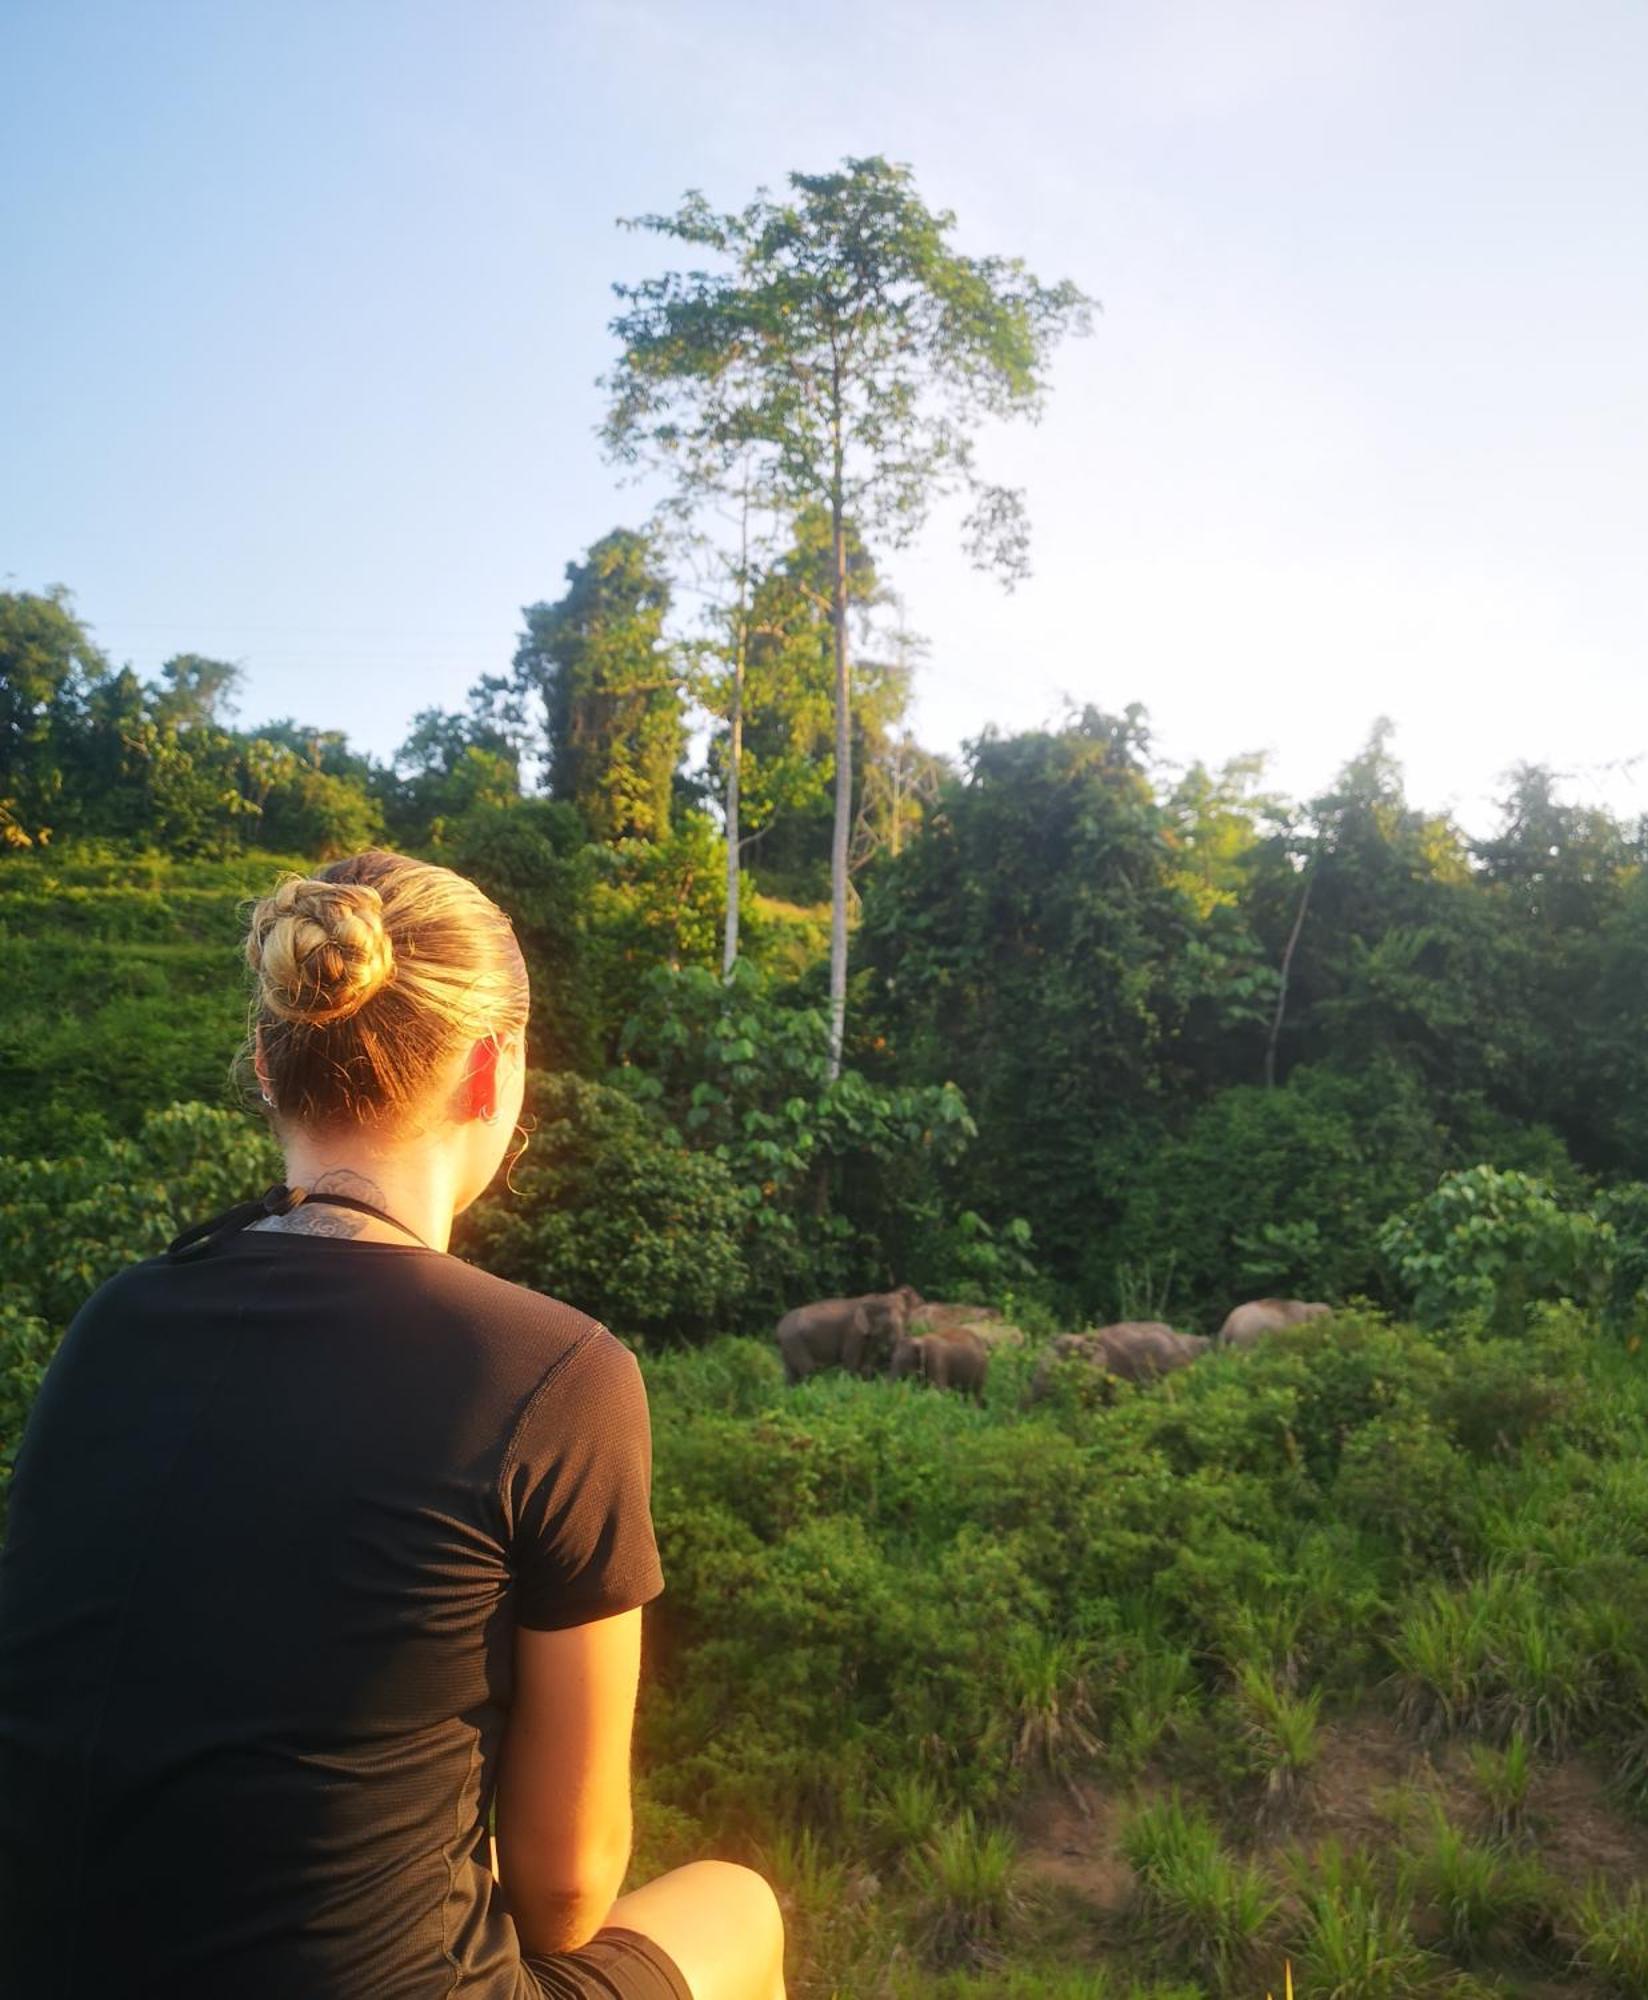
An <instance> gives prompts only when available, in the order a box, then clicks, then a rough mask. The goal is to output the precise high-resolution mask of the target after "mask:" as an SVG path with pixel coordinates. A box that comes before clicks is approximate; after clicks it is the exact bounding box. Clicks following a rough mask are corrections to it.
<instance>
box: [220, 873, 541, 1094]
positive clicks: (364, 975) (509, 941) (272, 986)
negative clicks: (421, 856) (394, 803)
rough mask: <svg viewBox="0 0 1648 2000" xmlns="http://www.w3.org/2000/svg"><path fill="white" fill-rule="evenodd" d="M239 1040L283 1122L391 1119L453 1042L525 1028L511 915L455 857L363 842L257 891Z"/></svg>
mask: <svg viewBox="0 0 1648 2000" xmlns="http://www.w3.org/2000/svg"><path fill="white" fill-rule="evenodd" d="M246 963H247V964H248V965H249V966H250V967H251V969H252V976H253V986H254V991H253V995H252V1006H251V1020H250V1030H251V1032H250V1033H249V1034H248V1037H247V1045H246V1048H245V1049H244V1050H243V1051H242V1056H241V1064H242V1071H243V1074H246V1075H248V1076H249V1075H250V1074H251V1070H252V1048H253V1044H254V1040H255V1039H256V1037H257V1036H258V1035H259V1034H261V1038H262V1043H263V1067H264V1071H265V1074H266V1075H267V1077H268V1079H269V1086H268V1087H269V1094H270V1096H271V1097H272V1098H273V1099H274V1104H273V1108H272V1115H273V1116H274V1117H276V1118H277V1119H279V1121H280V1122H281V1123H282V1124H293V1125H302V1126H313V1127H327V1126H339V1125H384V1126H390V1125H399V1124H402V1123H405V1122H409V1121H411V1120H412V1119H414V1118H415V1117H416V1116H417V1115H418V1114H419V1113H420V1112H423V1111H425V1110H427V1108H428V1103H427V1100H428V1097H429V1093H430V1090H431V1087H432V1086H433V1085H434V1084H435V1083H436V1082H437V1081H438V1080H439V1079H440V1078H441V1076H442V1075H443V1073H444V1072H445V1071H446V1070H447V1069H448V1067H449V1066H450V1065H451V1064H452V1062H453V1061H454V1060H455V1059H456V1058H457V1056H458V1055H459V1053H460V1052H461V1051H462V1050H463V1049H465V1048H466V1047H468V1046H469V1045H470V1044H471V1043H473V1042H478V1041H484V1040H486V1039H487V1038H488V1037H497V1038H498V1039H500V1040H501V1039H503V1038H505V1037H507V1036H510V1035H514V1034H517V1033H519V1032H520V1031H521V1030H523V1029H524V1028H525V1026H526V1018H527V975H526V964H525V961H524V960H523V959H522V957H521V951H520V947H519V945H517V943H516V942H515V933H514V932H513V930H511V928H510V923H509V919H508V918H507V917H506V916H505V915H504V913H503V911H502V910H500V909H499V908H498V906H497V905H496V904H495V903H493V902H492V901H491V900H490V899H489V898H488V897H486V896H485V895H483V894H482V893H481V891H480V890H479V889H477V888H476V886H475V884H474V883H473V882H470V881H466V880H465V878H464V877H463V876H462V875H455V874H454V873H453V872H452V870H451V869H450V868H438V867H436V866H434V864H433V863H431V862H427V861H414V860H412V859H410V858H409V857H408V856H407V855H404V854H391V853H389V852H387V851H386V850H385V849H383V848H369V849H368V850H367V851H366V852H365V853H364V854H352V855H350V856H349V857H348V858H347V859H345V860H342V861H334V862H331V863H329V864H328V865H327V866H326V867H325V868H322V869H320V870H319V871H318V872H317V873H316V874H314V875H310V876H301V875H290V876H287V877H286V878H285V879H284V880H283V881H281V882H280V883H279V884H278V885H277V887H276V888H275V889H274V890H273V892H272V893H271V894H269V895H267V896H265V897H264V898H263V899H262V901H261V902H259V903H257V904H256V905H255V906H254V908H253V910H252V915H251V923H250V926H249V928H248V930H247V934H246Z"/></svg>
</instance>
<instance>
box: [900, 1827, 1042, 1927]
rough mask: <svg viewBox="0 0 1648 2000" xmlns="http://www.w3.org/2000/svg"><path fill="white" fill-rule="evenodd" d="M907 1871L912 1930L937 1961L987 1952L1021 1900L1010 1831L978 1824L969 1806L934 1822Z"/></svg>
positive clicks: (1014, 1851) (1016, 1863)
mask: <svg viewBox="0 0 1648 2000" xmlns="http://www.w3.org/2000/svg"><path fill="white" fill-rule="evenodd" d="M909 1876H910V1882H911V1886H912V1887H913V1889H914V1890H915V1893H916V1898H917V1913H916V1928H917V1932H918V1935H919V1936H920V1937H921V1940H922V1943H923V1945H924V1947H925V1949H926V1950H927V1951H928V1952H929V1953H931V1955H932V1956H933V1957H934V1958H935V1959H937V1960H939V1961H940V1962H941V1963H942V1962H944V1961H947V1960H954V1959H957V1958H962V1957H975V1958H977V1957H984V1956H987V1955H989V1954H990V1953H991V1952H992V1951H993V1950H994V1949H995V1948H997V1947H998V1946H999V1945H1000V1943H1001V1941H1002V1938H1003V1936H1004V1934H1005V1932H1006V1930H1007V1927H1008V1925H1009V1923H1010V1922H1011V1920H1012V1918H1013V1917H1014V1916H1015V1915H1016V1914H1017V1912H1018V1910H1019V1908H1020V1907H1021V1904H1022V1896H1021V1894H1020V1888H1019V1869H1018V1851H1017V1849H1016V1847H1015V1845H1014V1843H1013V1839H1012V1836H1011V1835H1010V1834H1008V1833H1006V1832H1004V1831H1003V1830H1002V1829H1001V1828H999V1827H990V1828H981V1827H979V1826H978V1825H977V1824H976V1822H975V1821H974V1818H973V1815H972V1814H971V1813H970V1812H961V1813H958V1814H957V1815H956V1817H955V1818H954V1819H952V1820H949V1821H948V1822H946V1824H945V1825H943V1826H941V1827H940V1828H939V1830H938V1832H937V1833H936V1834H935V1835H934V1836H933V1838H932V1839H931V1840H930V1841H929V1842H928V1844H927V1845H926V1847H924V1848H922V1849H921V1850H920V1851H919V1852H918V1853H917V1854H916V1855H915V1856H914V1857H912V1860H911V1863H910V1867H909Z"/></svg>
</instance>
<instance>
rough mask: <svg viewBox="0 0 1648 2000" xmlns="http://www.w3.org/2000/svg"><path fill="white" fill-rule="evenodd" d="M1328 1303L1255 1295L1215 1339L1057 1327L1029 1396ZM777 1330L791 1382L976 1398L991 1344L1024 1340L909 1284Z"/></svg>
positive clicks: (1166, 1330)
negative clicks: (830, 1377)
mask: <svg viewBox="0 0 1648 2000" xmlns="http://www.w3.org/2000/svg"><path fill="white" fill-rule="evenodd" d="M1332 1310H1333V1308H1332V1307H1331V1306H1327V1305H1323V1304H1321V1303H1320V1301H1309V1300H1305V1299H1252V1300H1250V1301H1249V1302H1248V1303H1247V1304H1246V1305H1240V1306H1237V1307H1236V1308H1235V1310H1234V1311H1233V1312H1231V1313H1230V1314H1229V1315H1228V1316H1227V1318H1226V1319H1225V1322H1224V1324H1223V1325H1222V1326H1221V1327H1220V1329H1219V1331H1218V1332H1217V1333H1216V1334H1215V1335H1214V1336H1213V1337H1212V1339H1207V1338H1205V1337H1204V1336H1203V1335H1201V1334H1196V1333H1176V1332H1175V1331H1174V1329H1173V1328H1172V1327H1170V1326H1167V1325H1164V1324H1163V1322H1162V1321H1160V1320H1148V1319H1128V1320H1119V1321H1117V1322H1116V1324H1115V1325H1113V1326H1101V1327H1097V1328H1094V1329H1093V1330H1092V1331H1091V1332H1088V1333H1061V1334H1059V1335H1058V1336H1057V1337H1056V1338H1055V1339H1054V1340H1053V1341H1051V1342H1050V1343H1049V1345H1048V1347H1047V1349H1046V1351H1045V1353H1044V1354H1043V1355H1042V1357H1041V1360H1040V1361H1039V1362H1038V1364H1037V1366H1036V1372H1035V1375H1034V1376H1033V1377H1032V1379H1031V1383H1030V1389H1029V1400H1030V1401H1031V1402H1037V1401H1039V1400H1040V1399H1041V1398H1042V1397H1043V1396H1045V1395H1046V1394H1047V1393H1048V1391H1049V1389H1050V1388H1051V1387H1052V1385H1053V1380H1054V1377H1055V1375H1056V1374H1058V1373H1059V1372H1060V1371H1062V1370H1064V1369H1065V1368H1067V1367H1070V1368H1078V1367H1079V1368H1081V1369H1083V1370H1087V1371H1091V1372H1093V1373H1095V1374H1099V1375H1111V1376H1115V1377H1116V1378H1118V1379H1119V1380H1121V1381H1123V1382H1153V1381H1155V1380H1156V1379H1157V1377H1158V1376H1162V1375H1167V1374H1171V1373H1172V1371H1173V1370H1174V1369H1176V1368H1185V1367H1188V1366H1189V1364H1190V1363H1191V1362H1192V1361H1195V1360H1197V1359H1198V1358H1199V1357H1200V1356H1201V1355H1203V1354H1206V1353H1207V1352H1208V1351H1209V1350H1210V1349H1211V1348H1214V1347H1253V1346H1255V1345H1256V1344H1257V1343H1258V1342H1259V1341H1260V1340H1262V1339H1263V1338H1264V1336H1265V1335H1266V1334H1267V1333H1274V1332H1276V1331H1278V1330H1279V1329H1280V1328H1282V1327H1286V1326H1298V1325H1300V1324H1302V1323H1303V1322H1305V1321H1307V1320H1313V1319H1322V1318H1324V1317H1325V1316H1326V1315H1327V1314H1329V1313H1330V1312H1332ZM775 1337H776V1339H777V1341H778V1351H779V1353H780V1355H781V1356H782V1357H783V1361H784V1379H785V1381H786V1382H788V1383H790V1384H791V1385H792V1386H793V1385H794V1384H795V1383H797V1382H802V1381H805V1380H806V1378H807V1377H808V1376H809V1375H816V1374H817V1373H818V1372H819V1371H820V1370H821V1369H825V1368H845V1369H846V1370H847V1371H848V1372H849V1373H850V1374H854V1375H868V1374H875V1373H880V1372H882V1371H885V1372H886V1373H887V1374H889V1375H890V1376H892V1377H893V1379H894V1380H895V1381H896V1380H899V1379H901V1378H906V1377H914V1378H916V1379H917V1380H920V1381H924V1382H929V1383H931V1384H932V1385H933V1386H934V1387H935V1388H939V1389H955V1390H957V1391H959V1392H960V1393H961V1394H963V1395H968V1396H972V1397H973V1398H975V1400H976V1399H977V1398H979V1397H980V1396H982V1395H983V1393H984V1384H985V1379H986V1377H987V1376H988V1374H989V1370H990V1355H991V1351H992V1350H993V1349H994V1348H996V1347H1000V1346H1009V1345H1011V1346H1018V1345H1021V1344H1022V1343H1023V1340H1024V1336H1023V1334H1022V1333H1020V1332H1019V1330H1018V1329H1017V1328H1016V1327H1012V1326H1008V1325H1007V1324H1006V1323H1005V1322H1004V1321H1002V1319H1001V1317H1000V1315H999V1314H997V1313H995V1312H992V1311H991V1310H990V1309H989V1308H988V1307H983V1306H965V1305H935V1304H933V1303H931V1302H929V1301H928V1300H926V1299H923V1298H922V1296H921V1294H920V1293H919V1292H917V1291H916V1290H915V1289H914V1287H913V1286H910V1285H900V1286H899V1287H898V1289H897V1290H896V1291H892V1292H867V1293H865V1294H864V1295H863V1296H862V1297H860V1298H853V1299H819V1300H817V1301H816V1302H815V1303H814V1304H812V1305H806V1306H797V1307H796V1308H795V1309H794V1310H793V1311H792V1312H787V1313H786V1314H785V1315H784V1317H783V1318H782V1319H781V1320H780V1321H779V1322H778V1328H777V1333H776V1336H775Z"/></svg>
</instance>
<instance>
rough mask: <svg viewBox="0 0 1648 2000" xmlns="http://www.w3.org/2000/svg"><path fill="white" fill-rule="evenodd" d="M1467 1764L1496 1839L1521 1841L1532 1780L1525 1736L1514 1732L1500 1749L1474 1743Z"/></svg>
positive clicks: (1526, 1821) (1487, 1744)
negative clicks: (1469, 1766) (1480, 1794)
mask: <svg viewBox="0 0 1648 2000" xmlns="http://www.w3.org/2000/svg"><path fill="white" fill-rule="evenodd" d="M1470 1765H1471V1773H1472V1775H1473V1776H1474V1777H1475V1779H1476V1782H1477V1786H1478V1789H1479V1790H1480V1791H1481V1793H1482V1800H1483V1804H1484V1805H1485V1806H1486V1807H1487V1810H1488V1824H1489V1827H1490V1828H1491V1830H1492V1832H1493V1834H1494V1836H1495V1838H1496V1839H1498V1840H1505V1841H1510V1840H1517V1839H1520V1838H1521V1836H1522V1834H1523V1833H1524V1831H1525V1830H1526V1828H1527V1825H1528V1800H1529V1795H1530V1793H1531V1792H1532V1790H1533V1779H1534V1759H1533V1752H1532V1750H1531V1749H1530V1748H1529V1747H1528V1739H1527V1737H1526V1736H1524V1735H1523V1734H1522V1732H1521V1731H1520V1730H1514V1731H1513V1732H1512V1733H1511V1736H1510V1739H1509V1740H1508V1741H1507V1742H1506V1744H1505V1745H1504V1747H1503V1748H1502V1749H1499V1748H1496V1747H1495V1746H1494V1745H1493V1744H1491V1743H1473V1744H1472V1745H1471V1746H1470Z"/></svg>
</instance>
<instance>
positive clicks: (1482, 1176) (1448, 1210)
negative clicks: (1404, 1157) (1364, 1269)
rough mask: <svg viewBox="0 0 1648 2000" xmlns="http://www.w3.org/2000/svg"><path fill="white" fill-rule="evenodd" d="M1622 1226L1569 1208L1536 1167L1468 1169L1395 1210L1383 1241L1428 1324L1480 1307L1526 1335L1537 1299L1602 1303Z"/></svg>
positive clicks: (1483, 1314) (1501, 1326) (1482, 1313)
mask: <svg viewBox="0 0 1648 2000" xmlns="http://www.w3.org/2000/svg"><path fill="white" fill-rule="evenodd" d="M1613 1234H1614V1232H1613V1229H1612V1226H1611V1225H1609V1224H1606V1223H1601V1222H1599V1221H1597V1219H1596V1218H1595V1217H1594V1216H1592V1215H1589V1214H1586V1213H1584V1212H1583V1211H1577V1210H1571V1209H1564V1208H1563V1207H1561V1206H1560V1204H1559V1203H1558V1201H1557V1198H1556V1196H1555V1195H1554V1194H1553V1193H1552V1192H1551V1190H1550V1189H1549V1188H1548V1187H1546V1185H1545V1184H1544V1182H1542V1181H1537V1180H1535V1179H1533V1177H1532V1176H1531V1175H1528V1174H1521V1173H1516V1172H1513V1171H1511V1170H1509V1169H1507V1170H1505V1171H1503V1172H1501V1171H1499V1170H1498V1169H1496V1168H1494V1167H1468V1168H1466V1169H1464V1170H1463V1171H1461V1172H1458V1173H1452V1174H1446V1175H1444V1176H1443V1178H1442V1180H1441V1182H1440V1183H1439V1184H1438V1186H1437V1188H1436V1191H1435V1192H1434V1193H1433V1194H1431V1195H1428V1196H1427V1197H1426V1198H1425V1199H1424V1200H1423V1201H1421V1202H1419V1203H1417V1204H1416V1205H1415V1206H1413V1207H1412V1208H1410V1209H1408V1210H1407V1211H1406V1212H1405V1213H1404V1214H1401V1215H1396V1216H1393V1217H1391V1219H1390V1220H1389V1221H1388V1222H1387V1223H1386V1224H1385V1225H1384V1227H1383V1228H1382V1229H1381V1230H1380V1232H1379V1247H1380V1249H1381V1251H1382V1252H1383V1254H1384V1255H1385V1257H1386V1258H1387V1259H1389V1261H1390V1264H1391V1266H1392V1268H1393V1269H1394V1270H1395V1272H1396V1274H1397V1277H1398V1279H1399V1281H1400V1283H1401V1285H1402V1288H1403V1290H1404V1291H1405V1292H1406V1294H1407V1295H1408V1296H1409V1297H1411V1298H1412V1300H1413V1302H1414V1309H1415V1311H1416V1312H1417V1314H1418V1316H1419V1319H1420V1321H1421V1322H1422V1323H1423V1324H1424V1325H1426V1326H1440V1325H1442V1324H1443V1323H1444V1322H1445V1321H1447V1320H1450V1319H1456V1318H1460V1317H1467V1316H1472V1315H1474V1316H1476V1317H1477V1318H1479V1319H1481V1320H1483V1321H1484V1322H1486V1323H1487V1324H1488V1325H1490V1326H1491V1327H1492V1328H1493V1329H1494V1330H1495V1331H1496V1332H1498V1333H1521V1332H1523V1331H1524V1330H1525V1327H1526V1324H1527V1309H1528V1306H1529V1304H1530V1303H1531V1302H1532V1301H1533V1300H1535V1299H1541V1298H1572V1299H1577V1300H1580V1301H1581V1302H1582V1303H1585V1304H1592V1305H1598V1304H1601V1303H1602V1302H1603V1300H1604V1299H1605V1298H1606V1296H1607V1294H1608V1290H1609V1286H1610V1284H1611V1282H1612V1252H1613Z"/></svg>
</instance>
